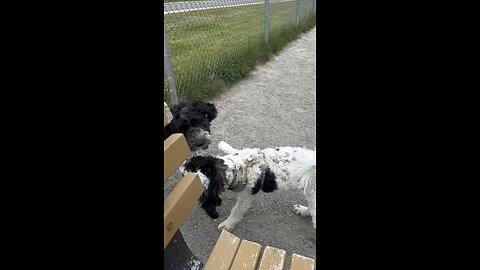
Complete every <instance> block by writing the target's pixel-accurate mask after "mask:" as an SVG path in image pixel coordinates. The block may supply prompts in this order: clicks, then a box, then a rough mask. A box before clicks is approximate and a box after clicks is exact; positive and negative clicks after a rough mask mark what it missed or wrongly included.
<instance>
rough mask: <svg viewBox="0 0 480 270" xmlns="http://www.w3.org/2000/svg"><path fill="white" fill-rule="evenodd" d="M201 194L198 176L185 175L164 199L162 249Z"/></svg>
mask: <svg viewBox="0 0 480 270" xmlns="http://www.w3.org/2000/svg"><path fill="white" fill-rule="evenodd" d="M203 192H204V189H203V185H202V183H201V182H200V179H199V178H198V175H197V174H196V173H187V174H186V175H185V177H184V178H183V179H182V180H181V181H180V183H178V184H177V186H176V187H175V188H174V189H173V191H172V192H170V194H168V196H167V198H165V202H164V208H163V232H164V238H163V248H164V249H165V247H166V246H167V245H168V243H169V242H170V240H171V239H172V237H173V235H174V234H175V232H176V231H177V230H178V228H179V227H180V226H181V225H182V223H183V221H184V220H185V218H186V217H187V216H188V214H189V213H190V211H191V210H192V208H193V206H194V205H195V204H196V203H197V200H198V198H199V197H200V195H201V194H202V193H203Z"/></svg>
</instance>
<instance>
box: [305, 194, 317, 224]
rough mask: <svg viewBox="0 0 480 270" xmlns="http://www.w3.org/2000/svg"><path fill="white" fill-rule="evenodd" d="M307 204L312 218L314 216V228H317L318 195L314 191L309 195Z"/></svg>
mask: <svg viewBox="0 0 480 270" xmlns="http://www.w3.org/2000/svg"><path fill="white" fill-rule="evenodd" d="M306 198H307V203H308V210H309V212H310V216H312V222H313V228H314V229H316V228H317V193H316V192H315V191H312V192H310V193H307V196H306Z"/></svg>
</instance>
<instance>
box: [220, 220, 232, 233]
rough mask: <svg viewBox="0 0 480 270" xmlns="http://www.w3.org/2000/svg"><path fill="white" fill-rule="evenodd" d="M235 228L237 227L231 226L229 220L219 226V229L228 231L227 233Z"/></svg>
mask: <svg viewBox="0 0 480 270" xmlns="http://www.w3.org/2000/svg"><path fill="white" fill-rule="evenodd" d="M234 227H235V225H233V224H231V223H230V222H228V221H227V220H225V221H223V222H222V223H220V224H219V225H218V229H219V230H227V231H230V230H233V228H234Z"/></svg>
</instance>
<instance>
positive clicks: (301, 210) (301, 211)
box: [293, 204, 310, 217]
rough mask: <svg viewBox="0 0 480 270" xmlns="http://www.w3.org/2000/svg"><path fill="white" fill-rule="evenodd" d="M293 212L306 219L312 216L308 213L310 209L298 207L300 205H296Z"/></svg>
mask: <svg viewBox="0 0 480 270" xmlns="http://www.w3.org/2000/svg"><path fill="white" fill-rule="evenodd" d="M293 212H295V213H297V214H299V215H301V216H302V217H306V216H309V215H310V212H309V211H308V207H305V206H303V205H298V204H295V205H294V206H293Z"/></svg>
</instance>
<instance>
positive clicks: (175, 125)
mask: <svg viewBox="0 0 480 270" xmlns="http://www.w3.org/2000/svg"><path fill="white" fill-rule="evenodd" d="M190 128H191V126H190V123H189V121H188V120H187V119H185V118H183V117H174V118H173V119H172V121H171V122H170V123H168V125H166V126H165V129H164V131H165V134H166V135H168V136H170V135H172V134H173V133H183V134H185V133H187V131H188V130H189V129H190Z"/></svg>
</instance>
